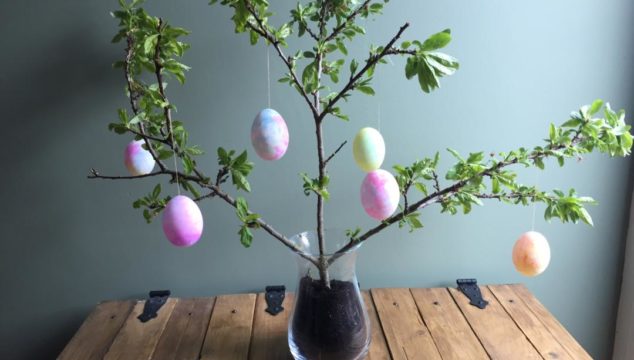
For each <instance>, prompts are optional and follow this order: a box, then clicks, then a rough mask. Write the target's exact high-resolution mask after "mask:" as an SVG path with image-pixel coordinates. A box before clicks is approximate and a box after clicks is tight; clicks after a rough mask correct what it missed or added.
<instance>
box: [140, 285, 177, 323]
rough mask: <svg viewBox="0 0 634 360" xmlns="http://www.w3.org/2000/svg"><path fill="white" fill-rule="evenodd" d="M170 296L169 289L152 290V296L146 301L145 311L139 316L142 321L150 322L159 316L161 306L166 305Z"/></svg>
mask: <svg viewBox="0 0 634 360" xmlns="http://www.w3.org/2000/svg"><path fill="white" fill-rule="evenodd" d="M169 296H170V291H169V290H154V291H150V298H149V299H147V300H146V301H145V306H143V313H142V314H141V315H139V316H138V317H137V319H139V320H140V321H141V322H143V323H144V322H148V321H150V320H151V319H154V318H155V317H157V316H158V315H157V312H158V311H159V309H160V308H161V306H163V305H165V303H166V302H167V298H168V297H169Z"/></svg>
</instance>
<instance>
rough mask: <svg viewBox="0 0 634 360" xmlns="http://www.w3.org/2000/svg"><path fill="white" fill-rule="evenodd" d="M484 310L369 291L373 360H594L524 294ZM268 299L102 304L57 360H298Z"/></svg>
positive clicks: (435, 292) (458, 297)
mask: <svg viewBox="0 0 634 360" xmlns="http://www.w3.org/2000/svg"><path fill="white" fill-rule="evenodd" d="M481 291H482V295H483V297H484V298H485V299H486V300H489V302H490V304H489V306H487V308H486V309H484V310H480V309H478V308H476V307H473V306H471V305H469V300H468V299H467V297H466V296H464V295H463V294H462V293H460V292H459V291H458V290H456V289H445V288H437V289H374V290H371V292H370V293H368V292H363V293H362V295H363V297H364V301H365V304H366V307H367V310H368V316H369V318H370V322H371V329H372V342H371V345H370V349H369V353H368V357H367V359H369V360H388V359H397V360H400V359H408V360H411V359H441V358H442V359H487V358H489V357H490V358H492V359H505V360H506V359H542V358H545V359H591V357H590V356H589V355H588V353H587V352H586V351H585V350H584V349H583V348H582V347H581V346H580V345H579V344H578V343H577V342H576V341H575V340H574V338H573V337H572V336H571V335H570V333H568V331H566V329H565V328H564V327H563V326H562V325H561V324H560V323H559V322H558V321H557V320H556V319H555V318H554V317H553V316H552V315H551V314H550V313H549V312H548V310H546V308H545V307H544V306H543V305H542V304H541V303H540V302H539V301H538V300H537V299H536V298H535V297H534V296H533V295H532V294H531V293H530V292H529V291H528V289H526V287H524V286H523V285H490V286H489V287H481ZM293 300H294V296H293V294H287V295H286V299H285V301H284V307H285V310H284V311H283V312H282V313H280V314H278V315H277V316H271V315H269V314H268V313H266V312H265V311H264V309H265V308H266V301H265V298H264V294H259V295H256V294H244V295H227V296H219V297H218V298H216V299H214V298H197V299H185V300H179V299H173V298H172V299H168V301H167V303H166V304H165V305H163V307H162V308H161V309H160V311H159V312H158V317H157V318H154V319H152V320H150V321H149V322H147V323H141V322H140V321H139V320H138V319H137V316H138V315H139V314H141V313H142V312H143V307H144V302H143V301H140V302H136V301H111V302H104V303H102V304H99V305H97V307H96V308H95V310H94V311H93V312H92V313H91V314H90V315H89V316H88V317H87V318H86V320H85V321H84V323H83V324H82V325H81V327H80V328H79V330H78V331H77V333H76V334H75V336H74V337H73V338H72V339H71V341H70V342H69V343H68V345H67V346H66V348H65V349H64V350H63V352H62V353H61V354H60V356H59V357H58V358H59V359H62V360H70V359H81V360H84V359H88V360H92V359H108V360H110V359H135V360H137V359H139V360H142V359H153V360H156V359H159V360H162V359H174V360H176V359H178V360H188V359H191V360H194V359H199V355H200V356H201V358H202V359H220V360H224V359H228V360H242V359H245V360H246V359H251V360H260V359H266V360H268V359H272V360H278V359H279V360H287V359H291V356H290V353H289V351H288V343H287V326H288V317H289V316H290V314H291V311H292V307H293V302H294V301H293Z"/></svg>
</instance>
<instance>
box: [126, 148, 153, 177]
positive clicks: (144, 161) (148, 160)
mask: <svg viewBox="0 0 634 360" xmlns="http://www.w3.org/2000/svg"><path fill="white" fill-rule="evenodd" d="M143 144H145V141H143V140H134V141H132V142H131V143H129V144H128V146H126V148H125V154H124V158H125V167H126V168H128V171H129V172H130V174H132V175H134V176H137V175H145V174H149V173H151V172H152V169H154V163H155V161H154V158H153V157H152V154H150V152H149V151H147V150H145V149H144V148H143Z"/></svg>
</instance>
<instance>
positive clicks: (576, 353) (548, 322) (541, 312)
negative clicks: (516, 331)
mask: <svg viewBox="0 0 634 360" xmlns="http://www.w3.org/2000/svg"><path fill="white" fill-rule="evenodd" d="M510 288H511V289H512V290H513V292H514V293H515V294H516V295H517V296H518V297H519V298H521V299H522V301H523V302H524V303H525V304H526V306H527V307H528V308H529V309H530V310H531V311H532V312H533V314H535V316H537V318H539V320H540V321H541V322H542V324H544V326H545V327H546V328H547V329H548V331H550V333H551V334H552V335H553V336H554V337H555V338H556V339H557V341H558V342H559V343H560V344H561V346H563V347H564V349H566V351H567V352H568V353H569V354H570V355H571V356H572V357H573V358H574V359H592V357H591V356H590V355H589V354H588V353H587V352H586V351H585V350H584V349H583V347H581V345H579V343H578V342H577V341H576V340H575V339H574V337H572V335H570V333H569V332H568V330H566V328H564V327H563V325H561V323H560V322H559V321H557V319H555V317H554V316H553V315H552V314H551V313H550V312H549V311H548V310H547V309H546V308H545V307H544V305H542V303H541V302H539V300H537V298H535V296H533V294H531V292H530V291H529V290H528V289H527V288H526V287H525V286H524V285H522V284H514V285H510Z"/></svg>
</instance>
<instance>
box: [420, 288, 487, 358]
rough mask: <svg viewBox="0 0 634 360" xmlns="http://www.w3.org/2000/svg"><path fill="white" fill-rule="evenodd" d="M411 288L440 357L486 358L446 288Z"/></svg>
mask: <svg viewBox="0 0 634 360" xmlns="http://www.w3.org/2000/svg"><path fill="white" fill-rule="evenodd" d="M411 292H412V296H413V297H414V300H415V301H416V306H418V310H419V311H420V313H421V315H422V317H423V319H425V324H426V325H427V328H428V329H429V332H430V333H431V336H432V338H433V339H434V342H435V343H436V346H437V347H438V351H439V352H440V355H441V356H442V358H443V360H448V359H488V358H489V356H488V355H487V353H486V352H485V351H484V349H483V348H482V344H480V341H479V340H478V338H477V337H476V335H475V334H474V333H473V330H471V327H470V326H469V323H467V320H466V319H465V317H464V316H463V315H462V312H461V311H460V309H459V308H458V306H457V305H456V303H455V302H454V301H453V299H452V298H451V295H449V292H448V291H447V289H446V288H434V289H411Z"/></svg>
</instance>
